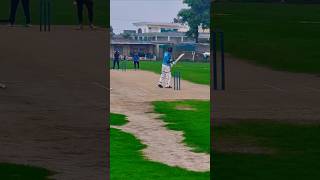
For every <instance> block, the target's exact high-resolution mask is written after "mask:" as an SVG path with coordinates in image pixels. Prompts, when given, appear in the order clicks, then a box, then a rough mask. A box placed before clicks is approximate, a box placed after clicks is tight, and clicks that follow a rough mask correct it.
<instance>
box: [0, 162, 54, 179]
mask: <svg viewBox="0 0 320 180" xmlns="http://www.w3.org/2000/svg"><path fill="white" fill-rule="evenodd" d="M51 175H53V173H52V172H50V171H48V170H46V169H43V168H38V167H32V166H24V165H16V164H7V163H0V179H3V180H49V178H48V177H49V176H51Z"/></svg>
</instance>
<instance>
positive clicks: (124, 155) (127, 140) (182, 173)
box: [110, 114, 210, 180]
mask: <svg viewBox="0 0 320 180" xmlns="http://www.w3.org/2000/svg"><path fill="white" fill-rule="evenodd" d="M120 118H122V120H120ZM112 119H118V120H116V121H114V120H112ZM119 121H120V122H124V121H125V116H119V115H115V114H111V122H112V123H111V125H115V124H113V123H116V124H119ZM144 148H145V145H143V144H141V142H139V140H137V139H136V138H135V137H134V136H133V135H131V134H128V133H125V132H122V131H120V130H117V129H113V128H111V132H110V165H111V168H110V172H111V173H110V175H111V179H112V180H122V179H131V180H150V179H157V180H208V179H209V176H210V173H209V172H206V173H198V172H191V171H187V170H185V169H181V168H176V167H170V166H167V165H165V164H161V163H157V162H152V161H149V160H147V159H145V158H144V157H143V156H142V153H141V150H142V149H144Z"/></svg>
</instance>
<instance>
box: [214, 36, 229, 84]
mask: <svg viewBox="0 0 320 180" xmlns="http://www.w3.org/2000/svg"><path fill="white" fill-rule="evenodd" d="M212 35H213V37H212V39H213V43H212V50H213V53H212V54H213V89H214V90H225V88H226V86H225V62H224V60H225V59H224V33H223V32H222V31H214V32H213V33H212ZM218 41H219V42H218ZM217 44H219V45H220V46H219V47H220V51H218V48H217ZM218 53H220V69H219V71H220V79H219V80H220V81H219V80H218V68H219V67H218V64H217V63H218V58H217V54H218Z"/></svg>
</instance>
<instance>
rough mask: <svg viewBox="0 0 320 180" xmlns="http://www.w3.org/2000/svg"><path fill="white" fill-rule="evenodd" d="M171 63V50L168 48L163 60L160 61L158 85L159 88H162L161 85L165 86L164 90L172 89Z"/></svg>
mask: <svg viewBox="0 0 320 180" xmlns="http://www.w3.org/2000/svg"><path fill="white" fill-rule="evenodd" d="M171 63H172V48H171V47H169V48H168V49H167V51H166V52H165V53H164V56H163V60H162V69H161V76H160V80H159V84H158V86H159V87H160V88H163V84H164V85H165V88H172V87H171Z"/></svg>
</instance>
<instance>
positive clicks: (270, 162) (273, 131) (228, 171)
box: [213, 121, 320, 180]
mask: <svg viewBox="0 0 320 180" xmlns="http://www.w3.org/2000/svg"><path fill="white" fill-rule="evenodd" d="M319 131H320V125H301V124H299V125H294V124H289V123H279V122H270V121H258V122H252V121H250V122H240V123H232V124H224V125H222V126H221V125H220V126H219V125H216V126H215V144H216V146H217V147H219V145H223V144H224V145H226V144H233V145H234V144H236V146H237V147H236V148H234V149H237V150H240V149H243V148H249V147H255V148H256V150H253V151H252V152H245V151H243V152H235V151H232V150H230V151H229V152H228V151H219V148H218V149H216V150H215V152H214V162H213V163H214V171H213V176H214V178H215V179H228V180H257V179H259V180H270V179H276V180H278V179H279V180H283V179H290V180H300V179H305V180H313V179H317V178H318V177H320V171H319V168H320V165H319V161H320V156H319V153H320V144H319V142H320V133H319ZM220 149H221V148H220ZM257 149H258V150H257ZM259 149H260V150H259ZM255 152H256V153H255Z"/></svg>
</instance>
